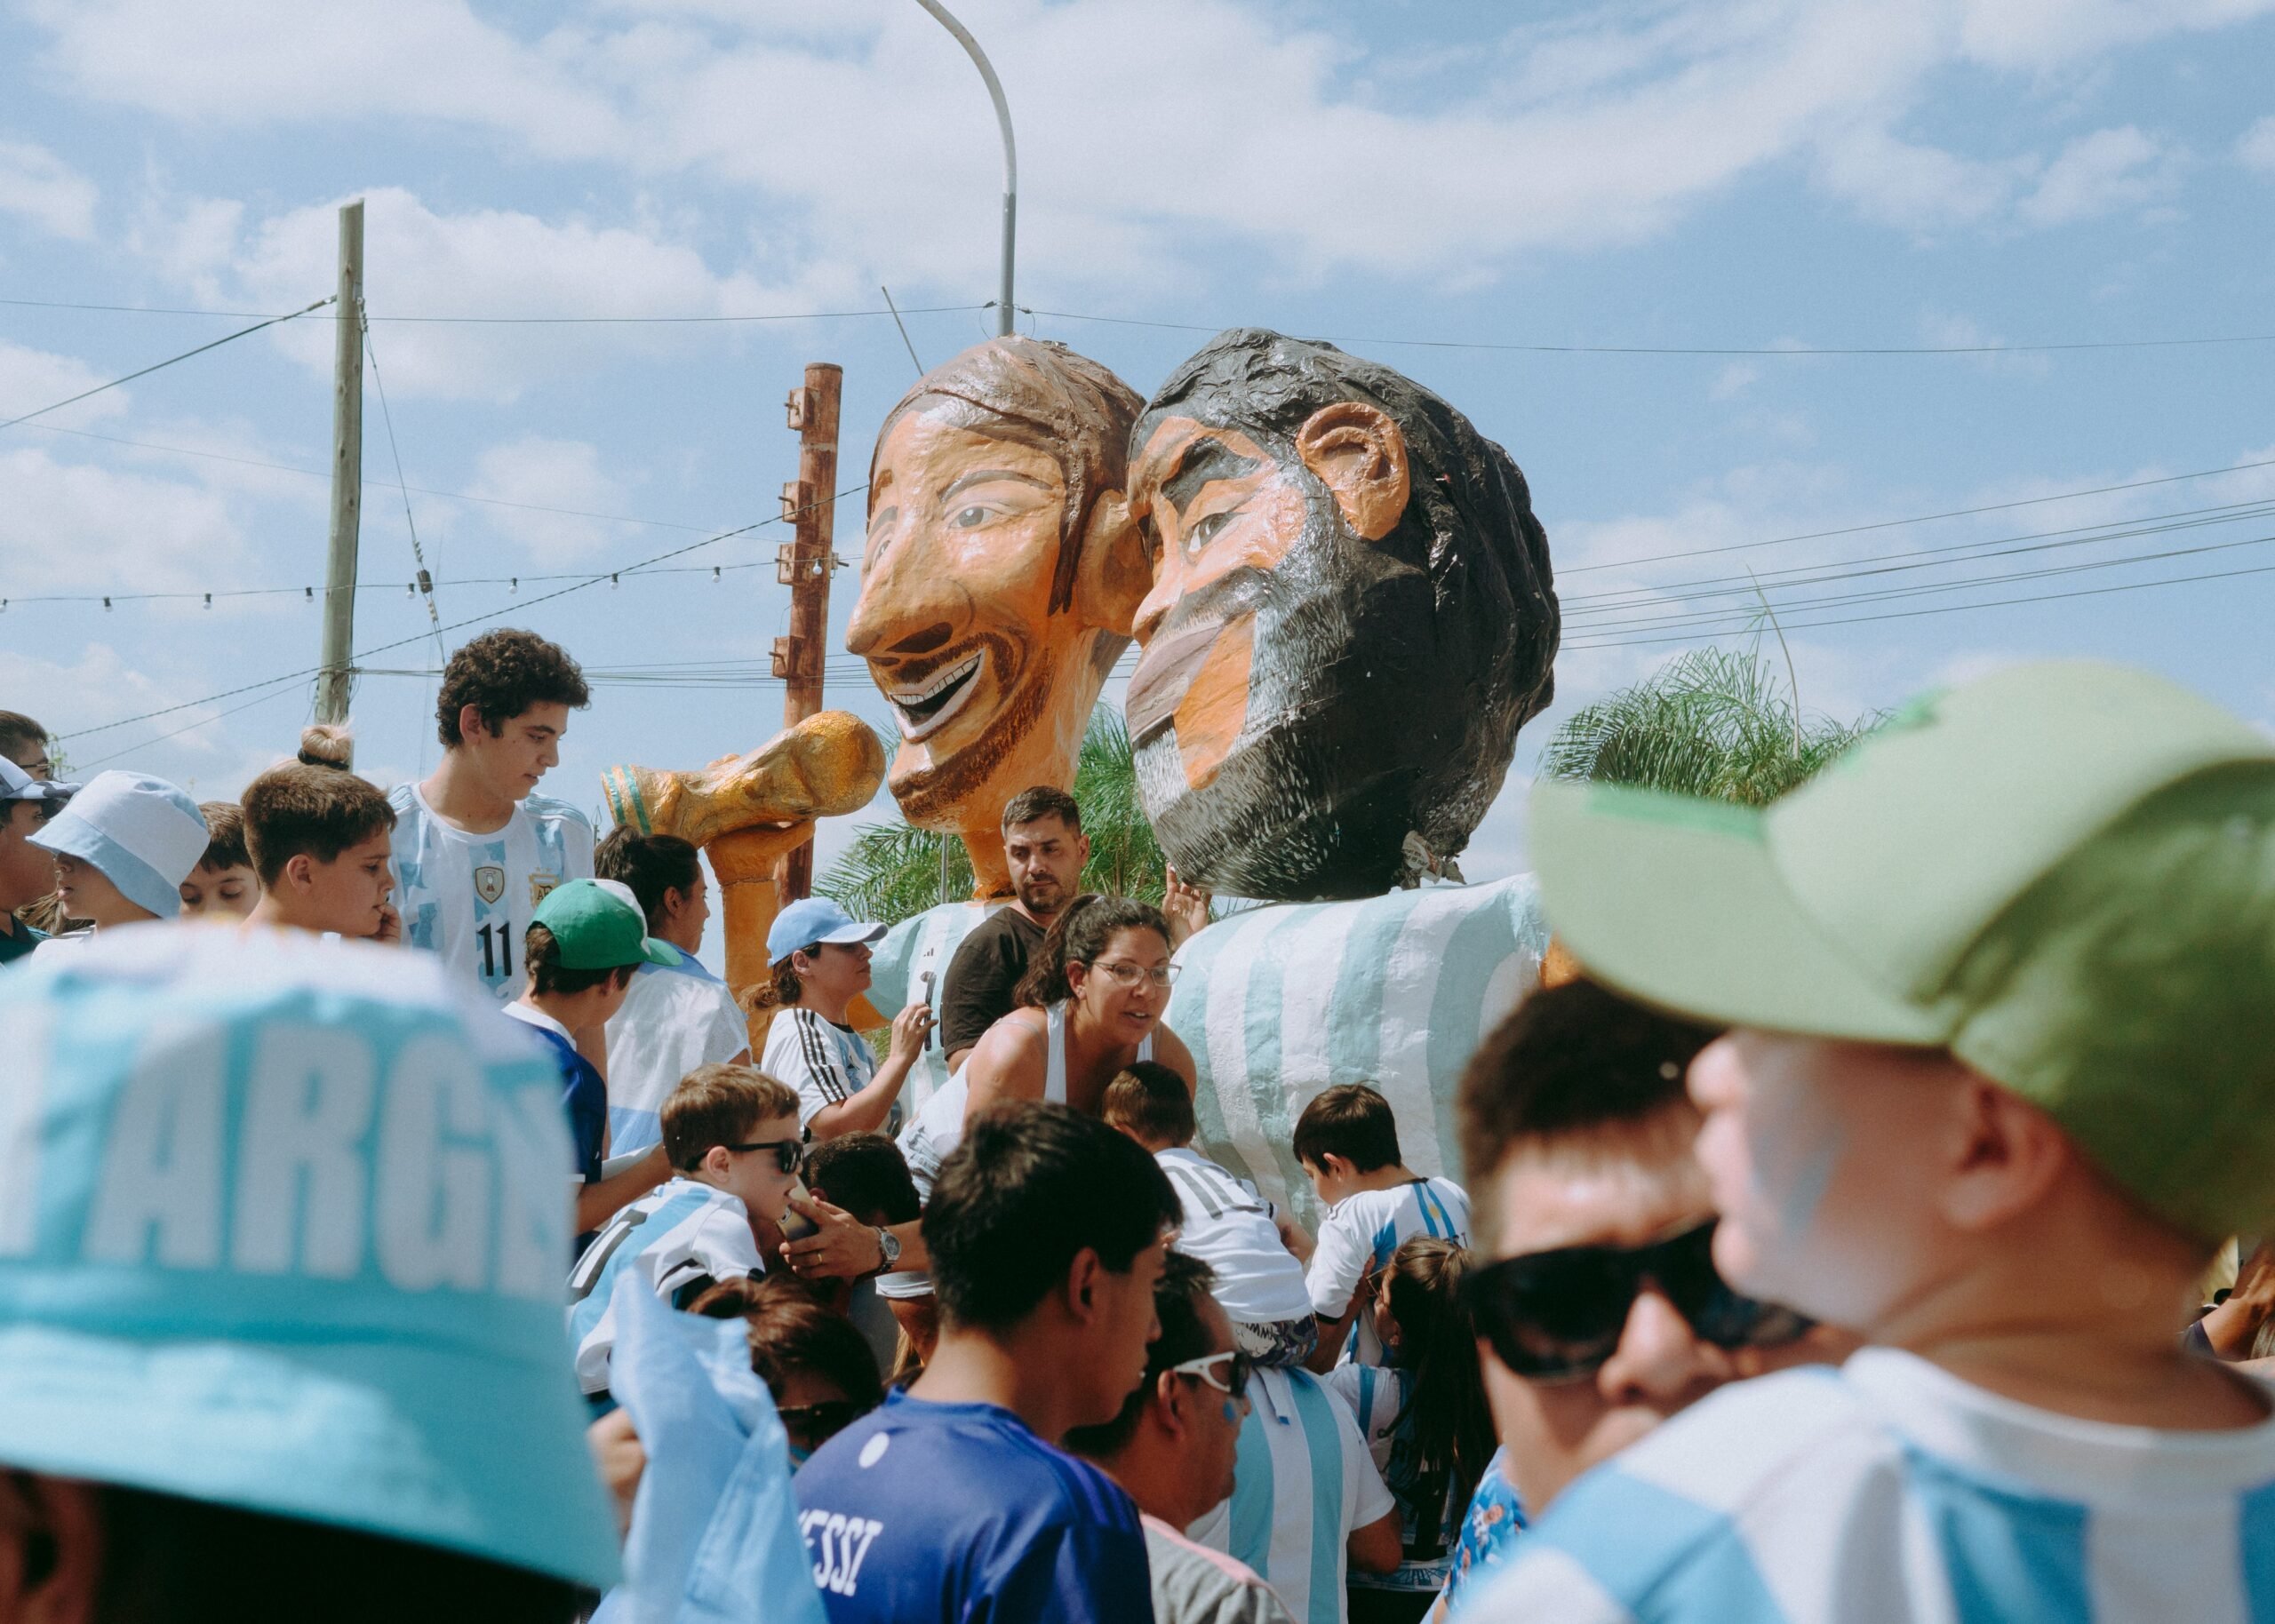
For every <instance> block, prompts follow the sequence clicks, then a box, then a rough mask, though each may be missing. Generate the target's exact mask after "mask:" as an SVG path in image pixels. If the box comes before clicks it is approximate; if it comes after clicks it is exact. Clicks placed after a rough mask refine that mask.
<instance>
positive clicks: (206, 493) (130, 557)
mask: <svg viewBox="0 0 2275 1624" xmlns="http://www.w3.org/2000/svg"><path fill="white" fill-rule="evenodd" d="M0 490H5V491H6V492H7V493H8V499H7V501H6V502H4V503H0V558H4V559H5V560H7V580H8V585H7V587H6V588H5V589H4V590H5V591H6V592H7V593H8V595H10V596H12V597H25V596H29V595H31V594H33V593H53V592H73V591H76V592H92V593H101V592H107V591H108V592H183V591H198V592H207V591H212V590H213V589H214V588H216V587H228V586H239V585H244V584H245V582H246V579H247V573H246V560H247V547H246V544H245V537H244V533H243V528H242V526H241V525H240V523H239V521H238V516H237V514H236V513H235V512H234V511H233V508H232V505H231V504H230V502H229V501H228V499H227V498H226V497H225V496H223V495H222V494H221V493H220V492H217V491H215V490H210V489H207V488H205V487H204V486H201V485H196V484H192V483H189V482H186V481H183V480H178V479H172V478H164V477H159V476H156V475H153V474H143V473H137V472H130V471H127V470H124V469H119V468H114V467H109V466H104V465H102V464H100V463H93V462H84V461H73V460H65V459H63V458H59V457H58V456H56V455H55V454H54V453H53V452H52V450H50V448H48V447H46V446H34V445H17V446H12V447H10V448H8V449H7V450H0Z"/></svg>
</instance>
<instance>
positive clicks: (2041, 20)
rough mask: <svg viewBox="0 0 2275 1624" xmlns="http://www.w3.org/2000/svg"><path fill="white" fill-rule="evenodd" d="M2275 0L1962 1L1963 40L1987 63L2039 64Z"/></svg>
mask: <svg viewBox="0 0 2275 1624" xmlns="http://www.w3.org/2000/svg"><path fill="white" fill-rule="evenodd" d="M2271 9H2275V0H1964V4H1962V6H1961V8H1960V43H1961V45H1962V47H1963V48H1964V50H1965V52H1966V53H1967V55H1968V57H1969V58H1970V59H1972V60H1975V61H1977V62H1981V63H1984V64H1985V65H1987V66H1989V67H1992V68H2019V69H2024V70H2035V71H2044V70H2046V69H2049V68H2060V67H2063V66H2065V65H2067V64H2070V63H2074V62H2077V61H2080V60H2084V59H2086V58H2088V57H2093V56H2097V55H2100V54H2101V53H2103V52H2107V51H2110V50H2111V49H2113V48H2115V47H2117V46H2120V45H2132V44H2142V43H2143V42H2145V41H2148V40H2151V39H2157V38H2159V37H2161V36H2165V35H2167V34H2176V33H2204V32H2208V31H2211V30H2213V29H2217V28H2227V27H2230V26H2231V25H2233V24H2235V23H2238V22H2242V21H2246V20H2249V19H2251V18H2254V17H2258V16H2263V15H2264V14H2266V13H2267V12H2269V11H2270V10H2271Z"/></svg>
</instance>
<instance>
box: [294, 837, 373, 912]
mask: <svg viewBox="0 0 2275 1624" xmlns="http://www.w3.org/2000/svg"><path fill="white" fill-rule="evenodd" d="M391 840H392V837H391V836H390V835H389V834H388V832H387V831H386V830H384V829H383V830H381V831H380V832H379V833H377V834H375V835H373V836H372V837H371V839H370V840H365V841H363V843H361V844H360V845H355V846H351V847H349V848H347V850H345V851H343V852H341V853H340V854H339V856H337V857H334V858H333V859H332V860H331V862H329V863H318V862H315V861H314V860H313V859H311V860H310V862H309V864H308V868H307V893H306V904H305V910H304V911H305V913H306V915H307V917H306V919H302V920H300V921H298V922H299V923H304V924H306V925H307V927H309V928H310V929H312V930H336V931H338V932H339V934H340V935H343V936H354V937H359V938H360V937H363V936H371V935H377V934H378V933H379V916H380V915H381V913H382V912H385V910H386V908H387V896H388V893H390V892H392V891H393V890H394V889H395V877H394V876H393V875H392V874H390V873H388V872H387V848H388V847H389V845H390V844H391Z"/></svg>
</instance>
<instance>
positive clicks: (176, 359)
mask: <svg viewBox="0 0 2275 1624" xmlns="http://www.w3.org/2000/svg"><path fill="white" fill-rule="evenodd" d="M335 297H337V296H336V295H333V294H326V295H325V296H324V297H323V298H322V299H318V300H316V302H315V304H313V305H310V306H307V308H306V309H301V310H294V311H291V312H290V313H289V314H284V315H273V316H270V317H269V318H268V319H267V321H265V322H254V323H253V324H252V325H251V326H250V327H241V328H239V329H238V330H236V331H235V332H233V333H225V334H224V335H222V336H221V337H220V338H216V339H214V340H213V341H212V343H210V344H201V345H199V346H197V347H196V349H193V350H184V351H182V353H181V354H179V355H169V356H167V357H166V358H165V359H164V361H154V362H151V363H150V364H149V365H148V366H147V367H143V368H141V369H140V370H137V371H132V372H129V373H128V374H127V375H126V376H125V377H124V378H112V379H111V380H110V381H109V382H108V383H107V384H97V385H96V386H94V387H93V388H92V389H82V390H80V391H79V393H78V394H75V395H72V396H70V397H69V398H68V399H67V400H60V401H57V402H54V403H53V404H52V405H47V406H43V407H41V408H40V409H39V410H37V411H28V412H26V413H24V414H23V416H21V417H20V418H9V419H7V421H5V422H0V428H13V427H15V426H16V425H17V424H19V423H28V422H30V421H31V420H32V419H33V418H44V417H45V416H46V415H47V414H48V413H49V412H51V411H60V410H63V409H64V408H65V407H66V406H76V405H77V404H78V403H79V402H81V401H84V400H86V399H87V398H88V397H89V396H91V395H97V394H101V393H102V392H103V391H104V390H106V389H116V388H117V387H118V386H120V385H121V384H131V383H132V382H133V381H134V380H135V379H136V378H148V377H149V376H150V374H151V373H153V372H158V371H163V370H165V369H166V368H168V367H171V366H178V365H180V363H181V362H185V361H188V359H189V358H190V357H191V356H193V355H203V354H204V353H205V352H206V351H208V350H218V349H220V347H221V346H223V345H225V344H235V342H236V341H237V340H238V339H240V338H250V337H251V335H253V334H254V333H257V332H259V330H261V329H262V328H264V327H274V326H275V325H276V324H277V323H278V322H289V321H291V320H292V319H293V318H294V317H295V316H303V315H306V314H308V311H310V310H321V309H323V307H324V306H326V305H329V304H331V302H332V300H333V299H334V298H335Z"/></svg>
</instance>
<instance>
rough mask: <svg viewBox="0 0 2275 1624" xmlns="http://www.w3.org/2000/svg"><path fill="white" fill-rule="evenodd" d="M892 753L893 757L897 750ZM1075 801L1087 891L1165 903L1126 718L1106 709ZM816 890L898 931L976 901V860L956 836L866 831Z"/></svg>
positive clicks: (896, 824) (878, 827)
mask: <svg viewBox="0 0 2275 1624" xmlns="http://www.w3.org/2000/svg"><path fill="white" fill-rule="evenodd" d="M886 748H887V750H888V751H890V748H891V744H890V741H888V742H887V745H886ZM1074 799H1075V800H1077V801H1079V802H1081V803H1082V828H1083V831H1084V832H1086V833H1087V834H1089V836H1090V864H1089V866H1088V867H1086V868H1085V869H1083V871H1082V886H1083V888H1084V889H1086V890H1091V891H1104V892H1111V893H1114V894H1117V895H1120V896H1138V897H1143V898H1144V899H1145V901H1147V902H1151V903H1158V902H1160V901H1161V888H1162V881H1163V879H1164V872H1163V871H1164V868H1165V864H1164V860H1163V858H1162V856H1161V848H1160V847H1159V846H1157V845H1155V844H1154V843H1153V825H1152V824H1149V823H1147V822H1146V821H1145V807H1144V806H1143V805H1142V804H1141V803H1140V802H1139V800H1138V769H1137V764H1136V760H1135V757H1134V756H1133V754H1132V752H1131V749H1130V729H1129V727H1128V726H1127V725H1126V724H1125V723H1124V722H1123V720H1122V712H1119V711H1117V710H1115V709H1114V707H1113V706H1112V705H1099V706H1098V710H1097V711H1096V712H1093V713H1092V714H1091V717H1090V729H1089V731H1088V732H1087V733H1085V734H1084V735H1083V736H1082V755H1081V757H1080V758H1079V759H1078V760H1077V762H1076V764H1075V768H1074ZM944 843H945V845H946V848H947V854H948V874H947V884H946V892H945V896H944V895H943V888H942V886H941V877H940V852H941V848H942V846H943V844H944ZM814 889H815V890H816V891H818V893H820V894H821V895H822V896H826V897H829V898H830V899H831V900H833V901H834V902H835V903H836V904H838V905H839V906H840V907H842V908H843V909H844V910H845V911H846V912H848V913H850V914H851V915H853V917H854V918H856V919H882V920H883V921H884V922H885V923H886V924H889V925H897V924H898V923H899V922H900V921H901V920H903V919H909V918H911V917H913V916H914V915H916V914H919V913H922V912H924V910H925V909H927V908H930V907H932V906H934V905H935V904H938V903H940V902H942V901H949V902H955V901H961V900H962V899H963V898H965V897H968V896H970V895H971V859H970V855H969V854H968V853H966V852H965V850H964V847H963V842H962V840H958V839H956V838H955V837H954V835H946V836H944V835H941V834H938V833H936V832H933V831H932V830H930V829H918V828H914V827H912V826H911V825H910V824H906V823H904V822H902V821H900V820H899V819H898V818H896V819H895V820H894V821H893V822H891V823H890V824H863V825H862V826H861V827H860V828H858V829H857V830H856V831H855V832H854V835H853V843H852V845H850V847H848V848H846V849H845V851H844V852H843V853H842V854H841V855H840V856H838V858H837V860H836V861H835V862H834V863H832V864H830V865H829V867H828V869H827V870H826V872H823V874H822V875H821V877H820V878H819V879H818V880H815V882H814Z"/></svg>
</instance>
